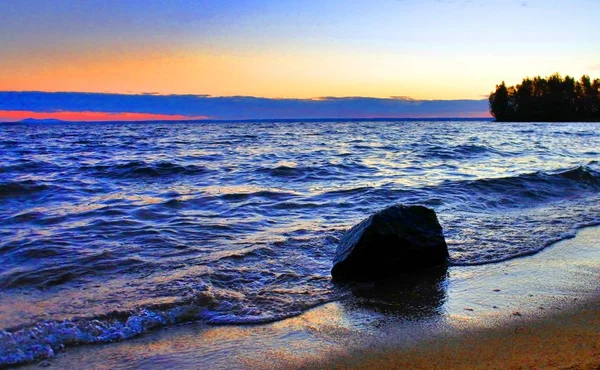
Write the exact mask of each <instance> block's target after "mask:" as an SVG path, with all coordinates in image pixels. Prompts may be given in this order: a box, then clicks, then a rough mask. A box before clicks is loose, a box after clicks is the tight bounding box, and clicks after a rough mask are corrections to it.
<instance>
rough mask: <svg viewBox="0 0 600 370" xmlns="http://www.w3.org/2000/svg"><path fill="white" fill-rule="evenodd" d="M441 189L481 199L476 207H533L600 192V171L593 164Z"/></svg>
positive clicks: (594, 163)
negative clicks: (587, 193)
mask: <svg viewBox="0 0 600 370" xmlns="http://www.w3.org/2000/svg"><path fill="white" fill-rule="evenodd" d="M441 188H442V189H443V190H444V191H446V192H448V191H449V192H451V193H453V194H462V195H465V196H469V197H470V199H472V200H473V199H475V198H474V197H477V196H479V197H480V200H481V201H482V202H481V203H477V202H473V203H474V204H473V207H476V208H477V207H498V208H506V207H516V208H521V207H531V206H532V205H533V204H537V203H543V202H548V201H550V200H561V199H565V198H566V197H578V196H584V195H585V192H592V193H597V192H598V191H600V170H599V167H598V163H597V162H595V161H592V162H590V163H588V164H587V165H584V166H578V167H574V168H569V169H562V170H556V171H551V172H543V171H539V172H534V173H528V174H522V175H518V176H512V177H503V178H493V179H478V180H473V181H468V182H446V183H444V184H442V186H441Z"/></svg>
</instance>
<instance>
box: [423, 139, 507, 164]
mask: <svg viewBox="0 0 600 370" xmlns="http://www.w3.org/2000/svg"><path fill="white" fill-rule="evenodd" d="M420 146H421V144H420V143H419V144H418V145H417V147H418V148H419V149H421V147H420ZM489 155H500V156H502V155H506V153H503V152H501V151H499V150H497V149H494V148H491V147H488V146H485V145H475V144H463V145H456V146H440V145H427V146H425V147H424V148H423V149H422V150H421V152H420V157H421V158H425V159H444V160H448V159H460V160H464V159H472V158H478V157H484V156H489Z"/></svg>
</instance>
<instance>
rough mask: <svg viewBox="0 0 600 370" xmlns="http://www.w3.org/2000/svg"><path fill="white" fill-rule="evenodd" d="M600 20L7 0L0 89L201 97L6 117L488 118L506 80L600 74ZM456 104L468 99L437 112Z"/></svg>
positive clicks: (529, 0)
mask: <svg viewBox="0 0 600 370" xmlns="http://www.w3.org/2000/svg"><path fill="white" fill-rule="evenodd" d="M598 14H600V1H598V0H570V1H566V0H563V1H559V0H543V1H542V0H370V1H364V0H362V1H359V0H344V1H341V0H329V1H323V0H321V1H313V0H302V1H281V0H253V1H242V0H230V1H222V0H204V1H203V0H198V1H191V0H168V1H167V0H161V1H159V0H86V1H80V0H4V1H0V91H4V92H11V91H12V92H16V91H36V92H47V93H52V92H79V93H103V94H96V95H93V96H94V97H95V98H97V99H108V101H110V102H113V103H114V101H115V99H117V98H118V96H121V98H122V99H125V100H127V99H126V95H127V96H128V95H136V96H138V97H139V99H140V100H139V101H143V97H144V96H148V95H150V94H153V95H158V96H162V98H160V99H156V100H155V103H156V104H158V105H159V106H172V104H173V99H175V100H177V99H179V100H177V101H181V99H180V98H181V96H188V95H194V96H198V99H197V100H198V101H199V102H200V103H194V102H190V101H187V104H192V105H194V104H196V105H195V107H196V108H194V109H190V108H189V107H188V108H186V109H184V110H185V111H181V112H172V110H170V109H167V108H165V109H163V110H160V109H153V110H152V111H151V112H150V111H149V110H148V109H147V108H146V110H144V109H141V108H140V107H138V106H136V102H138V100H135V99H134V100H131V99H129V100H127V101H130V102H131V105H130V106H127V107H124V108H123V109H125V110H123V111H121V112H103V111H100V110H99V109H98V108H97V107H96V105H105V103H106V102H100V103H99V104H94V101H92V100H90V99H89V98H90V95H81V97H82V99H83V100H86V101H89V102H90V104H89V106H85V107H83V106H82V107H79V108H78V109H80V110H78V111H70V110H69V109H73V107H72V104H71V106H69V104H67V103H68V102H66V103H65V105H64V106H60V104H58V105H57V104H55V103H56V95H52V94H38V95H36V99H38V100H36V101H38V102H39V99H42V100H43V99H49V100H51V101H53V102H55V103H54V105H53V108H52V110H46V111H44V110H41V109H42V108H40V106H41V105H40V104H37V105H36V104H32V103H31V95H27V99H29V100H27V99H26V98H25V95H20V96H16V98H15V95H11V96H12V97H11V102H12V103H11V104H12V105H9V104H8V103H7V102H6V101H5V102H4V104H2V101H0V105H1V108H2V110H0V120H18V119H21V118H25V117H26V116H35V117H36V118H43V117H55V118H66V117H67V118H66V119H82V120H87V119H89V120H98V119H118V118H122V119H152V118H153V117H155V118H156V119H167V118H169V117H165V115H169V116H170V118H172V119H181V117H193V118H213V119H220V118H223V119H225V115H223V114H222V113H220V115H215V112H209V111H206V112H203V111H200V110H199V108H201V107H202V106H203V104H204V106H205V105H206V100H207V99H208V98H217V97H218V98H219V100H214V99H213V100H210V102H212V103H215V102H217V101H218V103H219V104H220V105H221V109H222V110H223V111H225V112H227V107H228V105H227V104H231V107H232V109H234V110H236V112H237V113H236V114H229V116H236V117H240V118H277V117H278V116H277V115H276V114H275V113H273V111H272V109H271V108H270V107H271V106H270V105H268V104H267V106H268V107H267V108H264V109H263V110H261V109H260V108H258V107H254V108H252V106H251V105H250V104H248V101H251V100H248V101H245V105H244V104H242V105H240V104H239V99H238V100H236V98H235V97H242V96H243V97H246V98H247V97H255V98H262V100H261V99H259V100H257V101H261V102H264V101H269V102H272V103H274V104H279V103H281V104H283V105H284V106H289V107H292V108H293V109H291V108H290V109H288V110H285V112H284V113H285V114H284V115H286V117H287V116H289V115H290V114H301V115H302V107H306V105H307V104H308V105H309V106H311V107H312V106H315V105H318V106H319V107H322V106H324V105H326V104H329V106H328V107H329V108H328V110H326V111H324V112H325V113H328V114H333V115H334V116H339V117H345V116H347V114H350V113H352V114H355V115H358V116H367V115H369V114H371V115H373V116H386V115H389V116H398V117H400V116H406V115H408V114H416V113H415V112H414V111H412V110H411V109H408V110H407V109H404V110H399V108H398V106H400V105H402V106H404V107H406V106H411V104H412V106H414V105H415V103H414V102H415V101H419V102H427V103H426V105H427V106H429V107H433V105H432V104H434V103H436V102H437V103H439V107H437V108H439V109H438V110H437V111H436V112H437V113H435V114H433V113H431V114H429V115H430V116H436V114H442V113H443V114H453V115H454V116H456V117H458V116H477V115H482V116H485V115H487V108H486V107H484V108H483V109H482V104H481V101H482V99H485V98H486V97H487V95H488V94H489V93H490V91H492V90H493V89H494V87H495V85H496V84H498V83H500V82H501V81H506V82H507V83H508V84H515V83H518V82H519V81H520V80H521V79H522V78H523V77H526V76H536V75H542V76H545V75H550V74H552V73H554V72H559V73H561V74H563V75H565V74H569V75H572V76H576V77H579V76H581V75H583V74H588V75H591V76H592V77H600V47H598V46H599V45H600V32H597V24H598ZM178 96H179V98H178ZM5 97H6V95H5ZM19 97H21V98H22V100H19V99H18V98H19ZM226 97H227V98H228V99H229V100H227V99H224V98H226ZM322 97H328V98H330V99H320V98H322ZM348 97H363V98H375V99H365V100H363V101H361V103H362V106H363V107H366V105H365V104H366V102H367V101H368V102H370V103H372V105H371V106H368V107H366V108H364V109H363V110H357V109H353V110H352V109H351V112H349V111H348V109H346V108H344V109H345V110H341V111H339V110H338V111H336V110H335V107H336V106H337V107H339V106H340V99H331V98H348ZM183 100H185V99H183ZM455 100H458V101H465V100H471V101H472V107H466V106H464V103H460V104H458V105H457V106H456V109H454V110H453V109H450V110H448V109H447V108H444V109H445V110H446V111H447V112H442V111H443V110H444V109H443V107H447V106H448V103H447V102H448V101H455ZM349 101H350V100H348V99H345V100H344V102H345V103H346V104H350V103H349ZM317 102H318V103H317ZM292 103H297V104H296V105H295V106H294V105H293V104H292ZM106 104H108V103H106ZM281 104H280V105H281ZM311 104H312V105H311ZM461 104H463V105H461ZM42 105H43V104H42ZM390 106H391V107H393V109H388V108H385V107H390ZM376 107H379V108H377V109H379V110H376V111H373V109H374V108H376ZM367 108H368V109H367ZM459 108H460V109H462V111H461V110H459ZM45 109H49V108H45ZM240 109H241V110H243V111H239V110H240ZM319 109H320V108H319ZM191 111H193V112H194V113H193V115H191V113H189V112H191ZM186 112H188V113H186ZM109 113H110V114H109ZM375 113H376V114H375ZM425 113H426V112H425ZM425 113H423V114H425ZM78 114H79V115H78ZM103 114H104V115H103ZM278 114H280V115H281V114H283V113H278ZM425 115H426V114H425ZM86 117H87V118H86ZM92 118H93V119H92ZM296 118H302V117H296ZM332 118H334V117H332Z"/></svg>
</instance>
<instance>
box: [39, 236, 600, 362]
mask: <svg viewBox="0 0 600 370" xmlns="http://www.w3.org/2000/svg"><path fill="white" fill-rule="evenodd" d="M599 237H600V227H590V228H586V229H582V230H580V231H579V233H578V234H577V236H576V237H575V238H572V239H567V240H563V241H561V242H559V243H556V244H555V245H553V246H551V247H549V248H548V249H546V250H544V251H542V252H540V253H538V254H536V255H533V256H529V257H523V258H519V259H514V260H509V261H506V262H502V263H498V264H493V265H483V266H469V267H451V268H449V269H448V271H446V272H445V273H444V274H442V275H441V276H438V277H434V278H430V279H426V280H425V281H420V282H415V283H409V284H407V285H404V286H403V285H402V284H400V283H398V282H388V283H386V284H384V285H383V286H359V287H356V288H355V289H353V292H354V295H353V296H352V297H348V298H347V299H345V300H342V301H338V302H331V303H328V304H325V305H322V306H319V307H316V308H314V309H312V310H309V311H307V312H305V313H304V314H302V315H300V316H297V317H293V318H290V319H286V320H283V321H278V322H274V323H270V324H263V325H247V326H235V325H232V326H207V325H205V324H199V323H189V324H183V325H180V326H177V327H170V328H166V329H163V330H159V331H156V332H152V333H149V334H147V335H144V336H142V337H139V338H137V339H134V340H130V341H125V342H121V343H113V344H108V345H98V346H83V347H78V348H69V349H67V350H66V351H64V352H62V353H60V354H59V355H58V356H57V357H56V358H55V359H53V360H51V361H46V362H43V363H42V364H43V365H45V366H50V367H53V368H83V367H85V368H98V369H102V368H132V367H133V368H159V367H161V368H174V367H178V368H416V369H430V368H439V369H442V368H475V369H476V368H481V369H483V368H486V369H489V368H497V369H521V368H523V369H545V368H548V369H555V368H565V369H566V368H568V369H597V368H598V366H600V306H599V305H598V302H599V301H600V300H599V297H600V289H599V287H598V284H597V281H598V276H600V258H599V257H600V249H599V248H598V243H597V240H599V239H598V238H599ZM567 257H568V258H567ZM38 365H39V364H34V365H33V366H32V367H36V366H38Z"/></svg>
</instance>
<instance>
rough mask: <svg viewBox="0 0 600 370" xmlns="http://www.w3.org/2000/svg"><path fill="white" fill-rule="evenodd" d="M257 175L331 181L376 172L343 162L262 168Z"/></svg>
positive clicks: (359, 165)
mask: <svg viewBox="0 0 600 370" xmlns="http://www.w3.org/2000/svg"><path fill="white" fill-rule="evenodd" d="M257 172H258V173H264V174H267V175H269V176H271V177H277V178H289V179H299V178H302V179H304V180H318V179H332V178H339V177H340V176H347V175H352V176H356V175H357V174H359V173H361V172H363V173H370V174H373V173H375V172H377V169H376V168H374V167H370V166H366V165H364V164H361V163H356V162H351V161H345V162H342V163H326V164H322V165H319V166H297V167H293V166H285V165H282V166H276V167H263V168H259V169H258V170H257Z"/></svg>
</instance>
